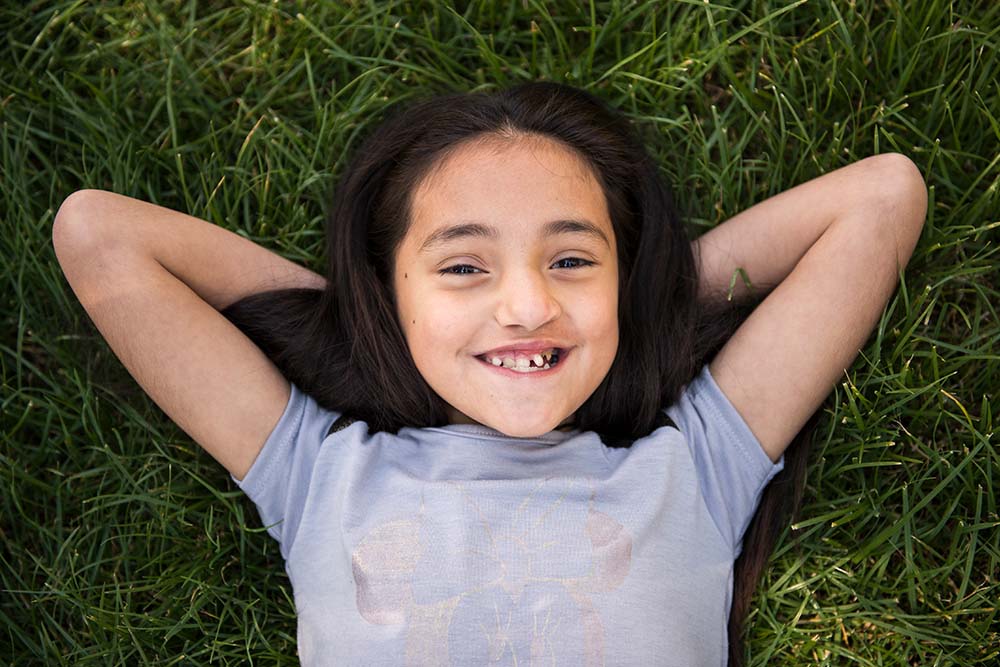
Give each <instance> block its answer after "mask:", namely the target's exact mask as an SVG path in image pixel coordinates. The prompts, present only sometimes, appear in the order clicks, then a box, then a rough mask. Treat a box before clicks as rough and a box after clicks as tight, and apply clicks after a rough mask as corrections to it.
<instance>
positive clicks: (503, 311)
mask: <svg viewBox="0 0 1000 667" xmlns="http://www.w3.org/2000/svg"><path fill="white" fill-rule="evenodd" d="M561 313H562V306H561V305H560V303H559V300H558V299H557V298H556V294H555V293H554V292H553V286H552V285H551V284H550V283H549V281H548V280H547V279H546V277H545V276H544V275H543V274H541V273H539V272H538V271H534V270H523V271H517V272H515V273H511V274H509V275H508V276H507V277H506V279H505V280H504V281H503V283H502V285H501V288H500V296H499V303H498V304H497V310H496V320H497V322H498V323H499V324H500V325H501V326H504V327H507V326H521V327H524V328H525V329H528V330H529V331H532V330H535V329H538V328H539V327H541V326H543V325H545V324H546V323H548V322H551V321H552V320H554V319H556V318H557V317H559V315H560V314H561Z"/></svg>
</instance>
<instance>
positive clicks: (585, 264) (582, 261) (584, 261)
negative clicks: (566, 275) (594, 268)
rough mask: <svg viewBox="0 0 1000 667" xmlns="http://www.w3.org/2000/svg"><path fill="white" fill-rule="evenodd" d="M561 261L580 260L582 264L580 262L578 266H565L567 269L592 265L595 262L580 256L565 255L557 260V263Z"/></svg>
mask: <svg viewBox="0 0 1000 667" xmlns="http://www.w3.org/2000/svg"><path fill="white" fill-rule="evenodd" d="M561 262H580V264H578V265H577V266H567V267H563V268H567V269H582V268H583V267H585V266H591V265H593V264H594V262H591V261H590V260H589V259H580V258H579V257H563V258H562V259H560V260H559V261H558V262H556V264H559V263H561Z"/></svg>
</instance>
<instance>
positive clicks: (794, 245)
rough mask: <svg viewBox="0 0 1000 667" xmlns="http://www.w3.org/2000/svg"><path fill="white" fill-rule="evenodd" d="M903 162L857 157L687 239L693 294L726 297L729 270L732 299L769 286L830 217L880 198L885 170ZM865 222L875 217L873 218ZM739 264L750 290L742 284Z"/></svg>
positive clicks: (795, 260)
mask: <svg viewBox="0 0 1000 667" xmlns="http://www.w3.org/2000/svg"><path fill="white" fill-rule="evenodd" d="M907 163H909V160H908V159H907V158H906V157H904V156H902V155H899V154H895V153H890V154H885V155H875V156H872V157H868V158H865V159H863V160H859V161H857V162H855V163H853V164H850V165H847V166H846V167H842V168H840V169H837V170H836V171H832V172H830V173H828V174H824V175H823V176H819V177H817V178H814V179H812V180H810V181H807V182H805V183H802V184H800V185H797V186H795V187H794V188H790V189H788V190H786V191H784V192H782V193H779V194H777V195H775V196H773V197H770V198H769V199H766V200H764V201H762V202H760V203H758V204H755V205H754V206H751V207H750V208H748V209H746V210H744V211H743V212H741V213H738V214H736V215H734V216H733V217H731V218H729V219H728V220H726V221H725V222H723V223H722V224H721V225H718V226H717V227H714V228H713V229H710V230H709V231H707V232H705V233H704V234H702V235H701V236H699V237H698V238H697V239H695V240H694V241H692V243H691V248H692V250H693V251H694V252H695V260H696V261H697V262H698V266H699V272H700V281H699V283H698V292H699V296H700V297H701V298H709V297H711V298H715V299H720V298H721V299H724V298H726V297H727V295H728V293H729V291H730V284H731V283H732V282H733V278H734V275H735V284H734V285H733V298H734V299H735V300H736V301H740V300H743V299H744V298H745V297H746V296H747V295H750V294H753V295H754V296H757V295H759V294H762V293H766V292H769V291H770V290H771V289H773V288H774V287H776V286H777V285H778V284H779V283H780V282H781V281H783V280H784V279H785V278H786V277H787V276H788V275H789V274H790V273H791V272H792V269H794V268H795V266H796V264H798V262H799V261H800V260H801V259H802V257H803V256H804V255H805V254H806V251H808V250H809V248H811V247H812V245H813V244H814V243H816V241H817V240H819V238H820V236H822V234H823V233H824V232H825V231H826V230H827V229H828V228H829V227H830V225H831V224H832V223H833V221H834V220H837V219H838V218H843V217H844V216H845V215H846V214H848V212H850V213H851V214H852V215H856V214H857V212H858V210H859V209H863V208H868V209H872V207H873V206H875V205H876V202H879V201H881V200H882V199H884V197H885V195H886V190H885V187H886V177H887V174H888V175H890V176H891V172H893V171H894V170H895V171H898V170H899V169H904V170H905V169H907V168H909V169H910V170H912V163H909V164H907ZM871 224H879V222H878V220H875V219H873V220H872V222H871ZM890 231H893V230H891V228H890ZM911 251H912V249H911ZM699 254H700V260H699ZM908 256H909V255H908V254H907V257H908ZM899 259H900V264H901V265H903V264H905V263H906V261H905V259H904V258H903V257H902V256H900V258H899ZM740 268H742V269H743V270H744V272H745V273H746V277H747V278H748V279H749V282H750V283H751V284H752V286H753V290H749V289H748V288H747V287H746V285H745V284H744V281H743V276H742V275H740V274H739V273H738V272H737V270H738V269H740Z"/></svg>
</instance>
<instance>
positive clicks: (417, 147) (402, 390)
mask: <svg viewBox="0 0 1000 667" xmlns="http://www.w3.org/2000/svg"><path fill="white" fill-rule="evenodd" d="M387 116H388V117H387V119H386V120H385V121H384V122H382V123H381V124H379V125H378V126H377V128H376V129H375V130H374V131H373V133H372V134H371V135H370V136H368V138H367V139H366V140H365V141H364V142H363V143H362V144H361V145H360V146H359V147H358V149H357V150H356V152H355V154H354V156H353V159H352V160H351V161H350V163H349V164H348V166H347V168H346V171H345V172H344V173H343V174H342V175H341V177H340V181H339V183H338V184H337V185H336V187H335V189H334V192H333V197H332V202H333V203H332V206H331V207H330V209H329V215H328V217H327V219H326V243H327V245H326V250H327V253H326V258H327V262H326V272H325V277H326V279H327V284H328V287H327V288H326V289H323V290H315V289H304V288H294V289H283V290H276V291H270V292H264V293H260V294H253V295H250V296H247V297H245V298H243V299H241V300H240V301H237V302H236V303H233V304H231V305H230V306H228V307H226V308H225V309H224V310H223V311H222V314H223V315H224V316H225V317H226V318H227V319H229V320H230V321H231V322H232V323H233V324H235V325H236V326H237V327H238V328H239V329H240V330H242V331H243V333H245V334H246V335H247V336H248V337H249V338H250V339H251V340H252V341H253V342H254V343H256V344H257V345H258V346H259V347H260V348H261V350H263V352H264V353H265V354H266V355H267V356H268V357H269V358H270V359H271V360H272V361H273V362H274V363H275V365H276V366H277V367H278V368H279V369H280V370H281V372H282V373H283V374H284V375H285V377H286V378H287V379H288V380H289V381H291V382H294V383H295V384H296V385H298V387H299V388H300V389H302V390H303V391H304V392H306V393H307V394H309V395H311V396H312V397H313V398H314V399H315V400H316V401H317V402H318V403H319V404H321V405H323V406H325V407H328V408H329V409H332V410H337V411H339V412H342V413H344V414H345V415H350V416H351V417H352V418H354V419H358V420H362V421H365V422H367V424H368V428H369V429H370V430H371V431H372V432H377V431H389V432H392V433H395V432H397V431H398V430H399V429H400V428H401V427H403V426H412V427H428V426H441V425H444V424H447V423H448V419H447V413H446V411H445V404H444V401H443V400H442V399H441V398H440V397H439V396H438V395H437V394H435V393H434V391H433V390H432V389H431V388H430V386H429V385H428V384H427V383H426V382H425V381H424V379H423V377H422V376H421V374H420V373H419V371H418V370H417V368H416V365H415V364H414V362H413V359H412V357H411V356H410V352H409V349H408V347H407V345H406V340H405V338H404V335H403V333H402V328H401V327H400V325H399V322H398V319H397V316H396V310H395V302H394V296H393V293H392V289H391V288H392V267H393V261H394V257H395V253H396V250H397V249H398V248H399V245H400V243H401V241H402V239H403V237H404V235H405V233H406V230H407V228H408V225H409V221H410V204H411V197H412V193H413V192H414V191H415V189H416V186H417V185H418V184H419V183H420V182H421V180H422V179H423V178H424V177H425V176H426V175H427V174H428V173H429V170H431V169H432V168H434V167H435V166H436V165H438V164H439V163H440V161H441V160H442V159H444V158H445V157H447V156H448V155H450V154H451V152H453V151H454V150H456V149H457V148H458V146H459V145H460V144H461V143H463V142H466V141H469V140H475V139H484V138H492V137H506V138H516V137H521V136H530V135H542V136H545V137H548V138H549V139H553V140H556V141H558V142H560V143H561V144H562V145H564V146H566V147H568V148H569V149H571V150H572V151H574V152H575V153H576V154H577V155H579V156H580V157H581V158H582V159H583V160H584V161H585V162H586V163H587V164H588V165H590V167H591V168H592V169H593V171H594V173H595V176H596V177H597V180H598V182H599V183H600V185H601V187H602V189H603V191H604V195H605V197H606V199H607V203H608V210H609V213H610V217H611V222H612V227H613V229H614V233H615V238H616V241H617V246H618V264H619V267H620V275H619V299H618V302H619V310H618V318H619V348H618V352H617V355H616V357H615V360H614V363H613V364H612V366H611V369H610V370H609V371H608V374H607V376H606V377H605V378H604V380H603V381H602V382H601V384H600V386H598V388H597V389H596V390H595V391H594V393H593V394H592V395H591V396H590V397H589V398H588V399H587V401H586V402H585V403H584V404H583V405H582V406H581V407H580V408H579V409H578V410H577V415H576V422H575V426H576V427H577V428H580V429H583V430H591V431H595V432H597V433H598V434H599V435H600V436H601V438H602V440H603V442H604V443H605V444H606V445H608V446H610V447H628V446H629V445H631V443H632V442H633V441H634V440H635V439H636V438H639V437H641V436H644V435H647V434H649V433H650V432H651V431H652V430H653V429H654V428H656V427H657V426H659V425H661V424H662V423H663V422H662V419H663V408H664V407H665V406H669V405H672V404H673V403H674V402H676V400H677V399H678V398H679V396H680V392H681V391H682V389H683V387H684V385H686V384H687V383H689V382H690V381H691V380H692V379H693V378H694V376H695V375H696V374H697V372H698V371H699V369H700V368H701V366H702V365H703V364H704V363H707V362H708V361H709V360H710V359H711V357H712V356H714V354H715V353H716V352H717V351H718V350H719V349H720V348H721V347H722V345H723V344H724V343H725V342H726V340H728V339H729V338H730V337H731V336H732V334H733V333H734V332H735V330H736V328H737V327H738V326H739V324H740V323H741V322H742V321H743V320H744V319H746V317H747V315H749V313H750V312H751V311H752V310H753V307H755V306H756V304H757V303H758V302H759V301H746V300H745V301H744V302H743V303H740V304H736V303H731V302H729V301H727V299H726V298H725V296H724V295H717V298H709V299H699V298H698V272H697V263H696V257H695V254H694V250H693V248H692V246H691V239H690V238H689V237H688V235H687V234H686V232H685V229H684V227H683V225H682V223H681V219H680V215H679V213H678V209H677V205H676V204H675V202H674V197H673V194H672V192H671V189H670V187H669V186H668V185H667V183H666V181H665V180H664V178H663V176H662V175H661V173H660V170H659V168H658V166H657V164H656V163H655V161H654V160H653V159H652V158H651V157H650V155H649V154H648V153H647V151H646V150H645V149H644V147H643V141H642V139H641V138H640V129H641V128H634V127H633V126H632V124H631V123H630V122H629V121H628V120H627V119H626V118H625V117H624V116H623V115H622V114H620V113H618V112H617V111H615V110H614V109H613V108H611V107H610V106H609V105H608V104H606V103H605V102H603V101H602V100H600V99H599V98H597V97H596V96H594V95H592V94H590V93H588V92H586V91H583V90H580V89H578V88H574V87H572V86H567V85H563V84H557V83H550V82H534V83H525V84H521V85H517V86H514V87H512V88H509V89H506V90H501V91H498V92H494V93H481V92H477V93H448V94H445V95H439V96H436V97H432V98H428V99H422V100H418V101H415V102H409V103H406V104H404V105H402V106H401V107H397V108H395V109H393V110H391V112H390V113H389V114H387ZM756 298H757V299H759V298H760V297H756ZM817 416H818V411H817V413H815V414H814V415H813V417H812V418H811V419H810V421H809V422H808V423H807V424H806V426H805V427H804V428H803V430H802V431H801V432H800V433H799V434H798V435H797V436H796V438H795V440H794V441H793V443H792V444H791V445H790V446H789V448H788V450H787V451H786V452H785V468H784V470H782V472H780V473H779V474H778V475H777V476H776V477H775V478H774V479H773V480H772V481H771V483H770V485H769V486H768V488H767V489H766V490H765V492H764V494H763V496H762V499H761V502H760V505H759V507H758V509H757V512H756V514H755V516H754V518H753V520H752V522H751V524H750V526H749V528H748V530H747V532H746V534H745V536H744V541H743V551H742V553H741V554H740V556H739V558H738V559H737V561H736V563H735V566H734V567H735V583H734V590H733V603H732V608H731V613H730V618H729V661H730V664H731V665H737V666H738V665H741V664H742V662H743V659H742V658H743V640H742V631H743V624H744V621H745V619H746V616H747V613H748V611H749V608H750V603H751V599H752V597H753V592H754V588H755V587H756V583H757V579H758V577H759V576H760V573H761V571H762V570H763V568H764V566H765V565H766V562H767V560H768V558H769V557H770V554H771V551H772V549H773V546H774V543H775V540H776V538H777V536H778V534H779V532H780V530H781V528H782V526H783V525H784V521H785V514H786V511H787V510H788V509H791V510H792V512H793V513H794V512H797V508H798V505H799V503H800V499H801V493H802V488H803V485H804V482H805V471H806V459H807V446H808V444H807V441H808V440H809V437H810V435H811V431H812V428H813V426H814V425H815V421H816V417H817Z"/></svg>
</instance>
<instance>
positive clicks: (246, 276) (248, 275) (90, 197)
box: [56, 190, 325, 310]
mask: <svg viewBox="0 0 1000 667" xmlns="http://www.w3.org/2000/svg"><path fill="white" fill-rule="evenodd" d="M56 223H57V224H60V225H62V226H67V227H72V228H73V229H69V230H65V229H64V230H62V232H63V233H66V232H68V235H69V236H70V237H72V238H73V239H74V241H73V243H74V244H75V245H76V247H78V248H80V249H81V251H82V253H87V252H94V251H95V250H100V251H111V252H113V250H114V248H116V247H128V248H129V249H139V250H140V251H141V252H143V253H145V254H147V255H148V256H150V257H152V258H154V259H155V260H156V261H157V262H159V263H160V264H161V265H162V266H163V267H164V268H165V269H167V270H168V271H169V272H170V273H171V274H173V275H174V276H175V277H176V278H177V279H179V280H181V281H182V282H183V283H185V284H186V285H187V286H188V287H190V288H191V290H192V291H194V292H195V293H196V294H198V296H200V297H201V298H202V299H203V300H204V301H206V302H208V303H209V304H210V305H211V306H212V307H213V308H215V309H216V310H222V309H223V308H225V307H226V306H228V305H229V304H231V303H233V302H235V301H237V300H239V299H241V298H243V297H244V296H247V295H249V294H253V293H255V292H262V291H266V290H270V289H280V288H285V287H311V288H317V289H318V288H322V287H323V286H324V285H325V280H324V279H323V277H322V276H320V275H319V274H317V273H314V272H312V271H309V270H308V269H306V268H305V267H302V266H299V265H298V264H295V263H294V262H291V261H289V260H287V259H285V258H283V257H281V256H280V255H278V254H276V253H274V252H271V251H270V250H268V249H266V248H263V247H261V246H259V245H257V244H256V243H254V242H253V241H250V240H249V239H245V238H243V237H242V236H240V235H238V234H234V233H233V232H230V231H229V230H226V229H224V228H222V227H220V226H218V225H215V224H212V223H210V222H207V221H205V220H200V219H198V218H195V217H193V216H190V215H186V214H184V213H180V212H178V211H173V210H170V209H168V208H164V207H162V206H157V205H155V204H151V203H149V202H144V201H140V200H138V199H133V198H131V197H126V196H124V195H119V194H115V193H113V192H105V191H103V190H81V191H79V192H75V193H73V194H72V195H71V196H70V197H67V198H66V201H64V202H63V205H62V206H61V207H60V209H59V213H58V214H57V216H56Z"/></svg>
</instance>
